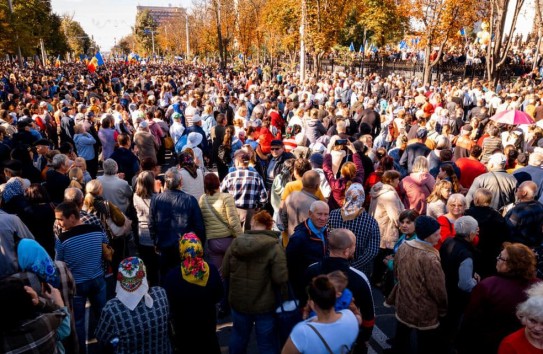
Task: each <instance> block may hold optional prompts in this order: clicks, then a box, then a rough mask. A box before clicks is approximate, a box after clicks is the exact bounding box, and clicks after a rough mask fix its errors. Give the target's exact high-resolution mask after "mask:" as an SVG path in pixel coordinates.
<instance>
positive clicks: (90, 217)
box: [53, 210, 107, 238]
mask: <svg viewBox="0 0 543 354" xmlns="http://www.w3.org/2000/svg"><path fill="white" fill-rule="evenodd" d="M79 219H80V220H81V222H82V223H83V224H87V225H97V226H100V228H101V229H102V232H103V233H105V234H106V235H107V233H106V230H105V229H104V225H103V224H102V222H101V221H100V219H98V217H97V216H96V215H95V214H92V213H89V212H88V211H84V210H80V211H79ZM53 232H54V233H55V236H56V237H57V238H58V237H59V236H60V234H61V233H62V232H63V230H62V228H61V227H60V225H59V224H58V221H56V220H55V223H54V224H53Z"/></svg>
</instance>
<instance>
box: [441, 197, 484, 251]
mask: <svg viewBox="0 0 543 354" xmlns="http://www.w3.org/2000/svg"><path fill="white" fill-rule="evenodd" d="M466 206H467V205H466V197H464V196H463V195H462V194H460V193H455V194H452V195H451V196H450V197H449V200H447V213H446V214H444V215H441V216H440V217H438V218H437V222H439V226H440V227H441V239H440V240H439V242H438V243H437V244H436V249H438V250H439V248H440V247H441V245H442V244H443V242H445V240H446V239H448V238H449V237H454V235H455V234H456V232H455V231H454V222H455V221H456V220H458V218H460V217H461V216H462V215H464V212H465V211H466ZM475 242H477V241H475Z"/></svg>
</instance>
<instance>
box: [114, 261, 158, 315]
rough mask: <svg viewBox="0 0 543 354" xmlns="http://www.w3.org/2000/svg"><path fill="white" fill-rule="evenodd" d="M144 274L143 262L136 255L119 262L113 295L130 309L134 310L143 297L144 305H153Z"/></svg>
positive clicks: (145, 272)
mask: <svg viewBox="0 0 543 354" xmlns="http://www.w3.org/2000/svg"><path fill="white" fill-rule="evenodd" d="M146 275H147V271H146V269H145V264H143V261H142V260H141V259H140V258H138V257H129V258H126V259H124V260H123V261H122V262H121V263H120V264H119V271H118V272H117V286H116V288H115V293H116V295H115V297H116V298H117V299H119V301H120V302H122V303H123V305H124V306H126V307H127V308H128V309H129V310H130V311H134V309H135V308H136V307H137V306H138V304H139V303H140V302H141V299H144V301H145V306H147V307H148V308H152V307H153V303H154V300H153V298H152V297H151V295H149V284H148V283H147V276H146Z"/></svg>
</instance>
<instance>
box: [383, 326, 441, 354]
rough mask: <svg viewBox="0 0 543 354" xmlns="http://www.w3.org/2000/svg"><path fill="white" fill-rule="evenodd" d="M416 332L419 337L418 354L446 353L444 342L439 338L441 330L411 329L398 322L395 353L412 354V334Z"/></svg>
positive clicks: (393, 347)
mask: <svg viewBox="0 0 543 354" xmlns="http://www.w3.org/2000/svg"><path fill="white" fill-rule="evenodd" d="M413 331H415V333H416V335H417V349H416V351H415V353H417V354H437V353H444V352H445V350H444V349H443V347H444V346H443V341H441V340H440V338H439V330H438V328H436V329H429V330H419V329H415V328H410V327H408V326H406V325H405V324H403V323H401V322H399V321H398V323H397V325H396V336H395V337H394V344H393V345H392V349H393V350H395V353H410V352H411V351H410V349H411V348H412V343H411V333H412V332H413Z"/></svg>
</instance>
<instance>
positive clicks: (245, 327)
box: [230, 310, 279, 354]
mask: <svg viewBox="0 0 543 354" xmlns="http://www.w3.org/2000/svg"><path fill="white" fill-rule="evenodd" d="M232 322H233V323H234V326H233V330H232V335H231V337H230V354H245V353H246V351H247V343H248V342H249V338H250V336H251V331H252V330H253V324H254V326H255V333H256V343H257V345H258V352H259V353H260V354H277V353H279V345H278V343H277V336H276V335H275V317H274V316H273V313H271V312H270V313H265V314H259V315H247V314H243V313H239V312H237V311H235V310H232Z"/></svg>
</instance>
